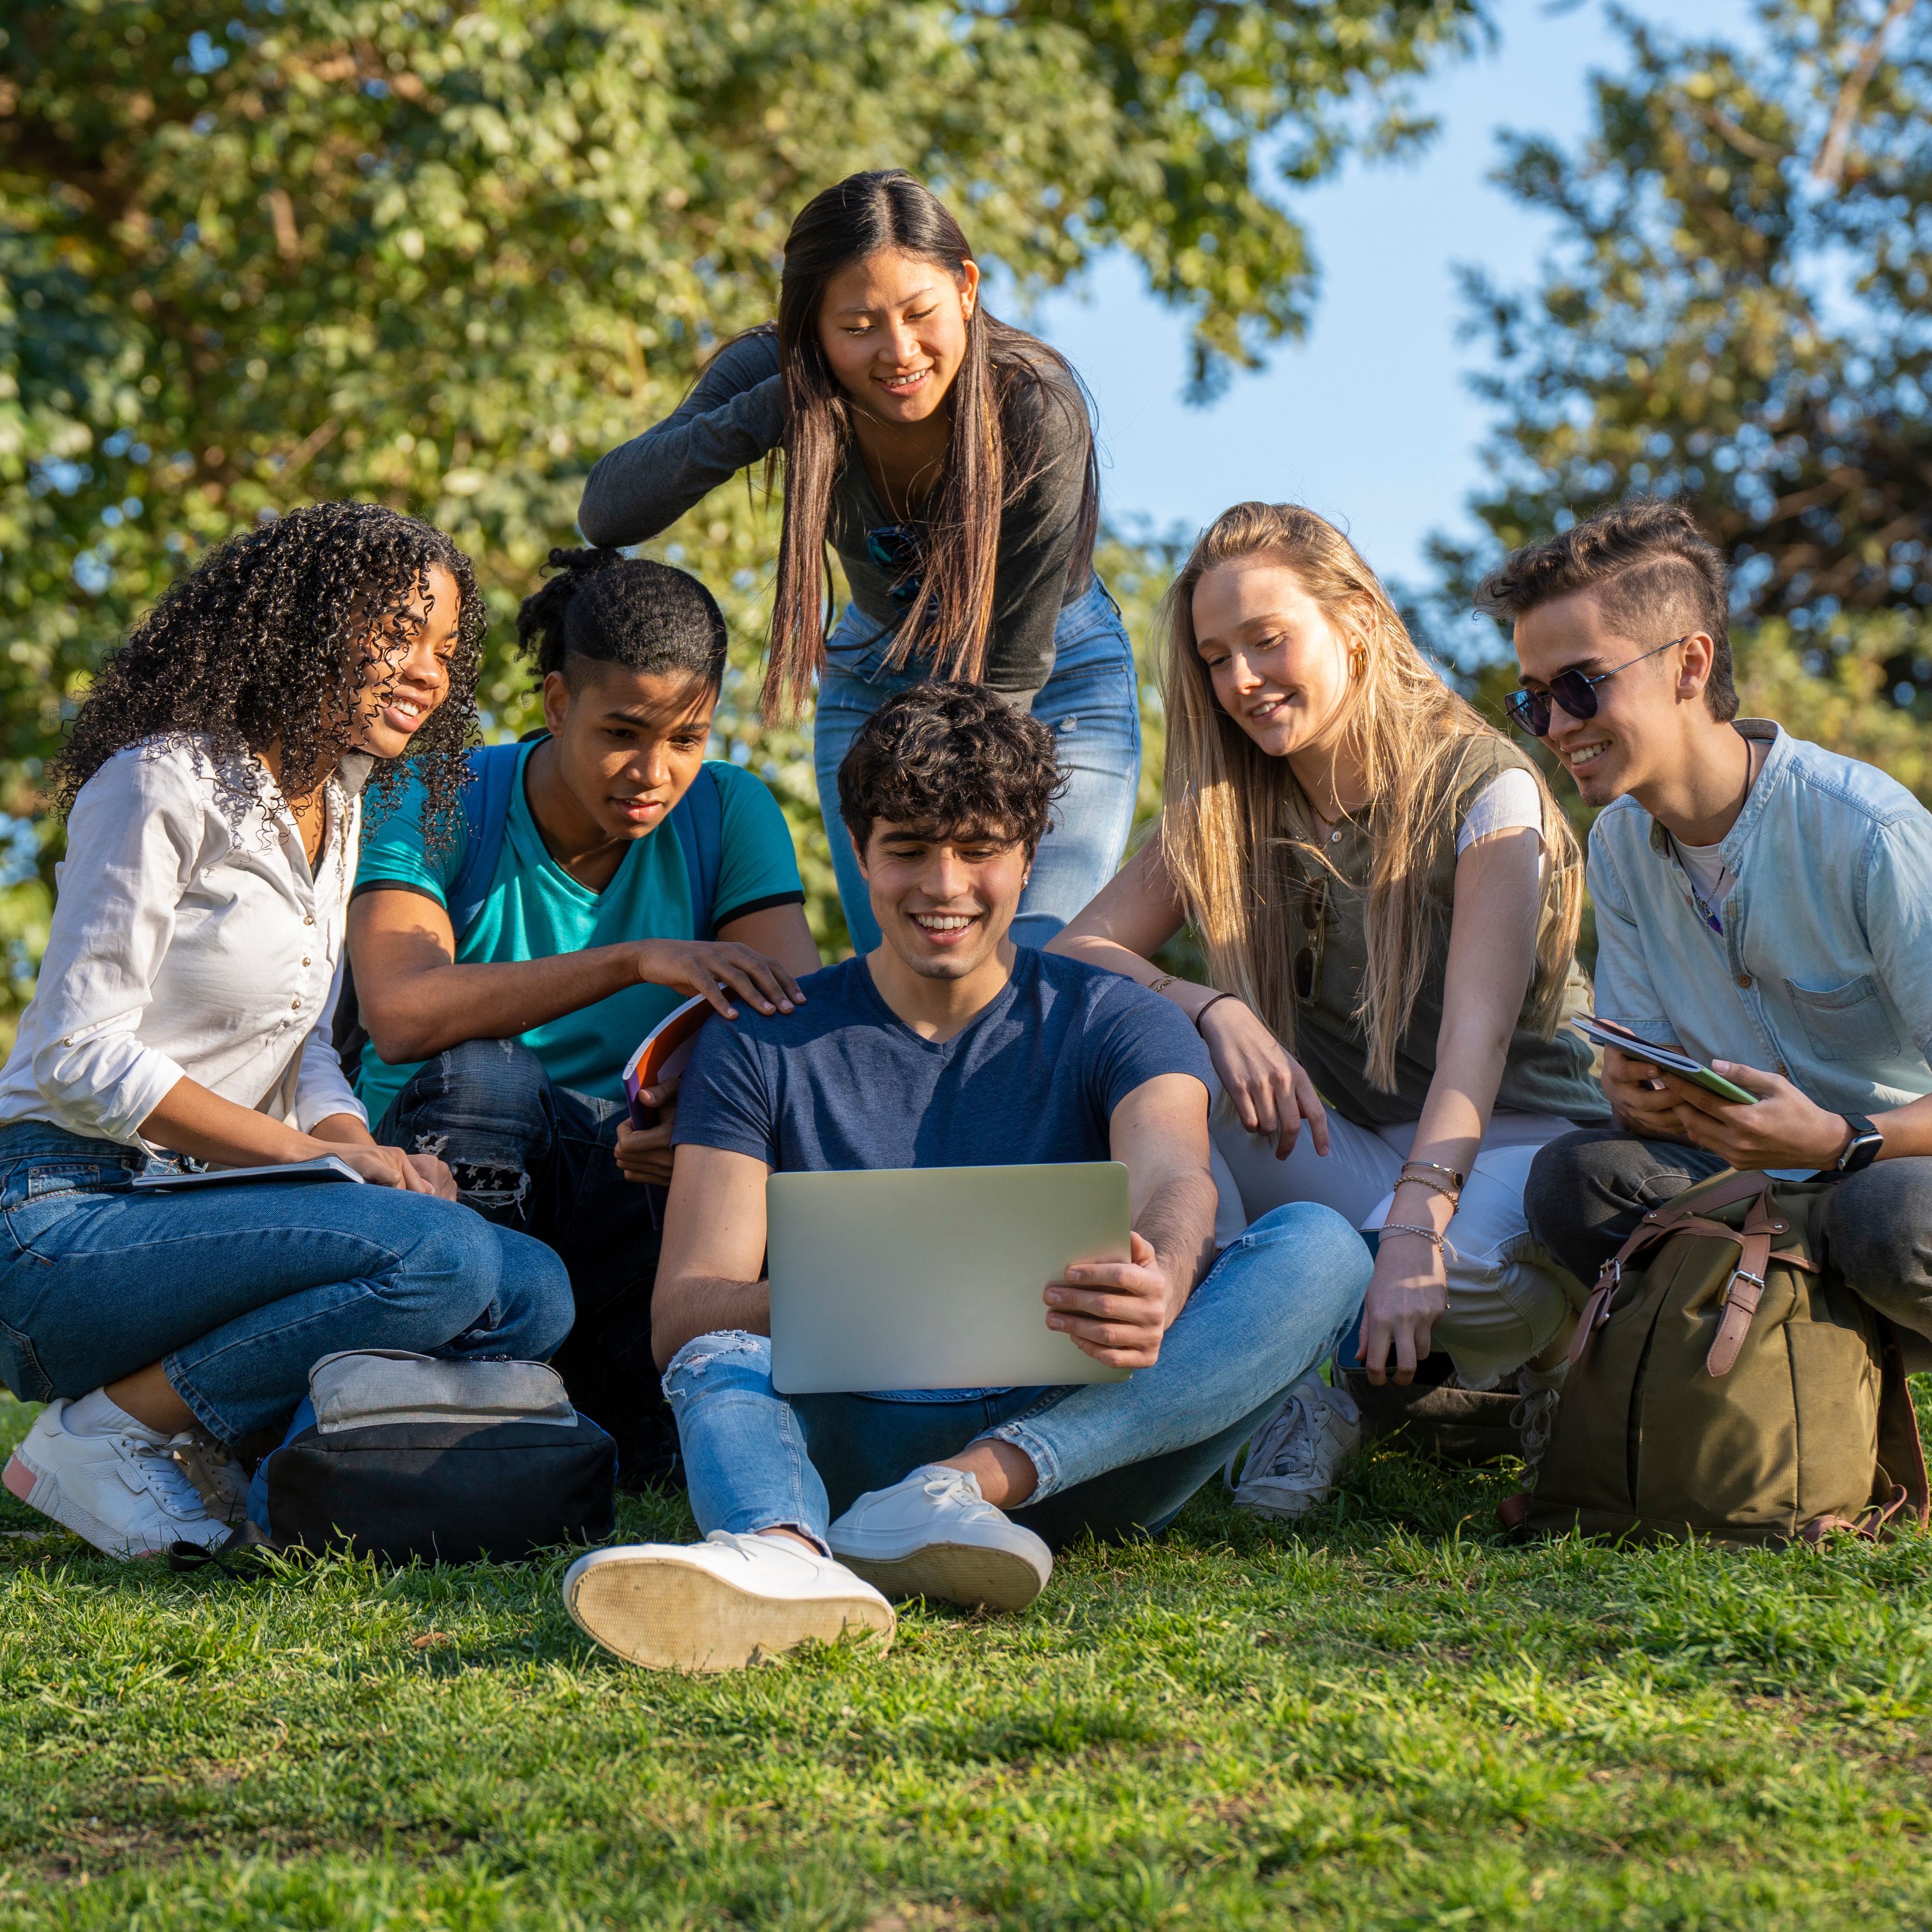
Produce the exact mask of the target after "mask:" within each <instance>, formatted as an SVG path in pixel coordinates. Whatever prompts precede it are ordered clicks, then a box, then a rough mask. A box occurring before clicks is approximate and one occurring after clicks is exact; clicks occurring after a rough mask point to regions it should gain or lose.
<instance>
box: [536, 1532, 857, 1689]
mask: <svg viewBox="0 0 1932 1932" xmlns="http://www.w3.org/2000/svg"><path fill="white" fill-rule="evenodd" d="M563 1602H564V1607H565V1609H566V1610H568V1611H569V1613H570V1614H571V1616H572V1617H573V1618H574V1619H575V1621H576V1623H577V1628H578V1629H579V1630H580V1631H583V1634H584V1635H585V1636H586V1637H589V1638H592V1640H595V1642H597V1643H601V1645H603V1646H604V1649H606V1650H613V1651H615V1652H616V1653H617V1655H619V1657H621V1658H624V1659H625V1660H626V1661H628V1662H629V1663H631V1664H642V1665H643V1667H644V1668H645V1669H646V1670H697V1671H704V1672H707V1673H708V1672H713V1671H719V1670H742V1668H743V1667H745V1665H746V1664H757V1663H760V1662H762V1661H764V1660H765V1659H766V1658H772V1657H775V1656H777V1655H778V1654H779V1652H781V1651H787V1650H791V1649H795V1648H796V1646H798V1645H799V1644H802V1643H805V1642H807V1641H808V1640H811V1639H813V1638H816V1639H817V1640H818V1642H820V1643H837V1642H838V1640H839V1638H840V1637H844V1636H846V1635H848V1634H850V1635H858V1634H863V1633H866V1632H869V1633H871V1634H872V1635H873V1636H874V1637H876V1638H877V1640H878V1643H879V1648H880V1649H881V1650H882V1651H883V1650H889V1649H891V1648H892V1631H893V1627H894V1624H895V1619H894V1617H893V1616H892V1605H891V1604H889V1603H887V1602H886V1600H885V1598H883V1597H882V1596H880V1595H879V1593H878V1592H877V1591H876V1590H875V1589H873V1588H872V1586H871V1585H870V1584H869V1583H863V1582H862V1581H861V1580H859V1578H858V1577H855V1576H853V1574H852V1573H851V1571H849V1570H847V1568H845V1567H844V1565H843V1564H841V1563H836V1562H833V1561H832V1559H831V1558H830V1557H829V1556H820V1555H818V1554H817V1552H816V1551H814V1550H807V1549H805V1547H803V1546H802V1544H796V1543H790V1542H787V1541H781V1539H779V1538H776V1537H771V1536H733V1535H731V1533H730V1532H729V1531H727V1530H722V1529H714V1530H713V1531H712V1532H711V1534H710V1535H709V1536H707V1537H706V1538H705V1539H704V1541H703V1542H702V1543H694V1544H676V1543H633V1544H628V1545H626V1546H625V1547H622V1548H619V1549H616V1550H592V1552H591V1553H590V1554H589V1556H580V1557H579V1558H578V1559H577V1561H576V1562H574V1563H573V1564H572V1565H571V1566H570V1568H568V1570H566V1571H565V1572H564V1577H563Z"/></svg>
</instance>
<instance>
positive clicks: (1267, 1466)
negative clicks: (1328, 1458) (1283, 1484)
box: [1221, 1394, 1317, 1490]
mask: <svg viewBox="0 0 1932 1932" xmlns="http://www.w3.org/2000/svg"><path fill="white" fill-rule="evenodd" d="M1316 1426H1317V1425H1316V1421H1315V1418H1314V1417H1313V1416H1312V1415H1310V1413H1309V1409H1308V1398H1307V1397H1306V1396H1304V1395H1300V1394H1295V1395H1291V1396H1289V1397H1287V1398H1286V1400H1284V1401H1283V1403H1282V1406H1280V1408H1279V1409H1277V1410H1276V1411H1275V1412H1274V1415H1271V1416H1270V1417H1269V1418H1268V1420H1267V1421H1265V1423H1263V1424H1262V1426H1261V1427H1260V1428H1259V1429H1258V1430H1256V1431H1255V1433H1254V1434H1253V1436H1251V1437H1250V1439H1249V1441H1248V1445H1247V1448H1248V1465H1247V1468H1246V1469H1244V1470H1243V1471H1242V1472H1241V1481H1243V1482H1244V1483H1250V1482H1253V1481H1254V1480H1255V1478H1256V1477H1258V1476H1263V1475H1267V1476H1274V1477H1288V1476H1308V1475H1313V1473H1314V1472H1315V1457H1316V1446H1315V1436H1316ZM1240 1454H1241V1451H1239V1450H1238V1449H1237V1450H1236V1451H1235V1454H1234V1455H1232V1456H1230V1457H1229V1458H1228V1464H1227V1467H1226V1469H1223V1471H1222V1472H1221V1480H1222V1481H1223V1483H1224V1484H1226V1486H1227V1487H1228V1488H1229V1490H1235V1488H1236V1485H1235V1461H1236V1460H1237V1459H1238V1457H1239V1456H1240Z"/></svg>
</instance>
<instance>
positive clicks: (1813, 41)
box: [1436, 0, 1932, 798]
mask: <svg viewBox="0 0 1932 1932" xmlns="http://www.w3.org/2000/svg"><path fill="white" fill-rule="evenodd" d="M1758 20H1759V40H1760V44H1758V45H1757V46H1753V47H1741V46H1736V45H1733V44H1729V43H1719V42H1711V43H1679V42H1678V41H1676V40H1673V39H1672V38H1671V37H1669V36H1667V35H1665V34H1661V33H1658V32H1656V31H1653V30H1652V29H1650V28H1646V27H1645V26H1643V25H1641V24H1640V23H1637V22H1635V21H1634V20H1625V21H1624V22H1623V23H1622V24H1623V30H1624V32H1625V35H1626V37H1627V39H1628V43H1629V46H1630V50H1631V66H1630V71H1628V73H1626V74H1619V75H1617V76H1614V77H1599V78H1598V80H1597V82H1596V83H1595V86H1596V110H1595V120H1596V129H1595V136H1594V138H1593V139H1592V140H1591V141H1590V142H1589V143H1588V145H1587V146H1586V148H1585V149H1584V151H1583V152H1581V153H1580V154H1574V155H1572V154H1565V153H1564V152H1562V151H1561V150H1559V149H1558V148H1555V147H1553V146H1552V145H1550V144H1549V143H1548V142H1544V141H1540V140H1533V139H1521V138H1517V139H1511V140H1509V141H1508V143H1507V154H1506V159H1505V166H1504V167H1503V169H1502V173H1501V175H1500V176H1499V178H1501V179H1502V181H1504V182H1505V184H1506V185H1507V187H1508V188H1509V190H1511V193H1513V194H1514V196H1515V197H1516V198H1517V199H1518V200H1519V201H1520V202H1523V204H1524V205H1526V206H1528V207H1530V208H1535V209H1538V210H1539V211H1542V212H1543V213H1545V214H1548V215H1549V216H1550V217H1552V219H1553V220H1554V222H1555V223H1556V228H1557V236H1558V239H1557V245H1556V249H1555V251H1554V253H1553V257H1552V259H1551V260H1550V263H1549V264H1548V266H1547V269H1546V270H1545V272H1544V275H1543V277H1542V280H1541V284H1540V286H1539V287H1537V288H1536V289H1535V290H1534V291H1533V292H1532V293H1527V294H1526V293H1519V292H1512V291H1508V290H1499V289H1498V288H1496V287H1495V286H1493V284H1491V283H1490V281H1487V279H1486V278H1484V277H1483V276H1481V275H1479V274H1477V273H1475V272H1469V274H1468V275H1467V276H1466V286H1467V288H1468V291H1469V296H1470V299H1471V301H1472V305H1473V308H1474V311H1475V327H1476V329H1477V331H1478V332H1479V333H1481V334H1484V335H1487V338H1488V340H1489V342H1490V347H1491V348H1492V350H1493V355H1494V362H1493V365H1492V368H1491V371H1490V373H1488V374H1485V375H1484V377H1482V378H1481V380H1480V381H1479V382H1478V389H1479V391H1480V392H1481V393H1482V394H1483V395H1485V396H1487V398H1489V399H1490V401H1493V403H1494V404H1496V407H1497V409H1498V411H1499V417H1500V422H1499V427H1498V428H1497V430H1496V434H1495V435H1494V436H1493V438H1492V440H1491V441H1490V444H1489V446H1488V447H1487V452H1486V455H1487V467H1488V470H1489V473H1490V483H1489V484H1488V485H1487V487H1485V488H1484V490H1483V491H1482V492H1481V494H1480V496H1479V497H1478V499H1477V500H1476V501H1475V503H1474V504H1473V505H1472V507H1473V508H1474V509H1475V513H1476V514H1477V516H1478V517H1479V518H1480V520H1481V522H1482V523H1484V524H1485V525H1486V526H1487V529H1488V531H1489V532H1490V539H1491V541H1490V542H1488V543H1487V544H1481V545H1477V546H1469V547H1458V546H1456V545H1454V544H1448V543H1446V542H1439V544H1437V546H1436V554H1437V558H1438V561H1439V563H1440V565H1442V572H1443V589H1444V593H1445V598H1446V600H1447V601H1448V602H1449V603H1451V604H1460V608H1461V609H1462V610H1467V608H1468V603H1467V595H1468V592H1469V587H1470V586H1471V583H1472V580H1473V578H1474V577H1475V576H1477V575H1478V574H1480V572H1481V569H1482V568H1484V567H1485V566H1486V565H1487V563H1488V562H1490V560H1491V559H1493V557H1494V556H1496V555H1498V554H1499V553H1501V552H1502V551H1503V550H1507V549H1510V548H1512V547H1514V546H1516V545H1517V544H1521V543H1524V542H1526V541H1531V540H1532V539H1534V538H1538V537H1539V536H1541V535H1545V534H1547V533H1549V532H1553V531H1555V530H1558V529H1562V528H1564V527H1565V526H1567V524H1568V522H1569V521H1571V520H1574V518H1575V517H1578V516H1580V515H1583V514H1587V513H1588V512H1589V511H1590V510H1592V509H1593V508H1596V507H1598V505H1601V504H1603V503H1605V502H1610V501H1612V500H1614V499H1616V498H1617V497H1619V496H1622V495H1623V494H1625V493H1626V492H1628V491H1632V490H1649V491H1653V492H1655V493H1658V494H1661V495H1664V496H1673V497H1676V498H1678V499H1681V500H1682V501H1683V502H1685V503H1687V504H1688V505H1690V507H1691V508H1692V509H1694V511H1695V512H1696V513H1697V517H1698V518H1699V520H1700V522H1701V523H1702V524H1703V527H1704V528H1705V529H1706V531H1707V532H1709V534H1710V535H1711V536H1712V538H1714V539H1715V541H1717V542H1718V543H1720V544H1722V545H1723V546H1724V548H1725V550H1727V553H1728V554H1729V556H1730V560H1731V564H1732V567H1733V573H1734V583H1735V586H1736V611H1735V613H1734V616H1735V620H1736V625H1737V630H1736V641H1737V655H1738V662H1739V672H1740V684H1741V686H1742V690H1743V694H1744V696H1745V702H1746V705H1747V708H1748V709H1763V710H1764V711H1766V712H1769V713H1770V714H1771V715H1783V716H1784V717H1785V718H1787V719H1789V720H1790V721H1791V722H1793V724H1797V725H1799V726H1800V727H1802V729H1803V730H1805V733H1806V734H1807V735H1808V736H1813V737H1815V738H1817V739H1820V740H1821V741H1823V742H1826V743H1828V744H1830V745H1833V746H1835V748H1838V749H1839V750H1841V751H1846V752H1849V753H1851V754H1853V755H1855V756H1856V757H1863V758H1868V759H1870V760H1873V761H1874V762H1875V763H1879V764H1881V765H1882V766H1885V767H1886V769H1888V770H1890V771H1891V772H1893V773H1894V775H1896V776H1897V777H1898V778H1900V780H1901V781H1903V782H1904V783H1906V784H1909V785H1910V786H1912V787H1913V788H1914V789H1915V790H1917V791H1918V793H1919V794H1920V795H1921V796H1924V797H1927V798H1932V761H1928V760H1927V754H1926V750H1925V734H1924V728H1923V727H1924V722H1925V721H1926V720H1927V717H1928V716H1932V703H1928V693H1932V657H1928V655H1927V653H1928V649H1932V643H1928V635H1927V627H1926V626H1927V620H1926V616H1925V612H1926V609H1927V605H1928V604H1932V414H1928V410H1932V401H1929V400H1928V399H1932V371H1928V368H1927V354H1928V350H1932V339H1928V323H1932V7H1922V6H1921V7H1917V8H1915V9H1914V8H1912V7H1911V6H1910V5H1909V0H1767V3H1766V4H1765V5H1762V6H1760V8H1759V10H1758ZM1464 655H1468V654H1464ZM1478 655H1481V654H1480V653H1479V654H1478ZM1466 667H1468V668H1470V669H1472V670H1478V673H1479V675H1480V671H1479V667H1477V666H1475V664H1473V663H1472V664H1469V665H1467V666H1466ZM1489 681H1490V682H1496V681H1497V679H1496V674H1495V673H1490V679H1489ZM1511 681H1513V673H1512V674H1511Z"/></svg>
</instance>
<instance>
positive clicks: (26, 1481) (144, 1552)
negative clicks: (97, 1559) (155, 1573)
mask: <svg viewBox="0 0 1932 1932" xmlns="http://www.w3.org/2000/svg"><path fill="white" fill-rule="evenodd" d="M0 1481H4V1482H5V1484H6V1485H7V1488H8V1489H9V1490H10V1491H11V1492H12V1493H13V1494H14V1495H15V1496H18V1497H19V1498H20V1500H21V1502H23V1503H25V1504H26V1505H27V1507H28V1508H29V1509H35V1510H38V1511H40V1514H41V1515H43V1517H48V1518H49V1519H50V1520H52V1521H53V1522H55V1523H58V1524H59V1525H60V1526H61V1527H62V1529H71V1530H72V1531H73V1532H74V1535H77V1536H79V1537H83V1538H86V1541H88V1542H89V1543H91V1544H93V1546H94V1547H95V1549H97V1550H99V1551H100V1552H101V1554H102V1555H103V1556H118V1557H121V1558H132V1557H136V1556H161V1555H163V1554H164V1553H163V1551H161V1550H148V1549H140V1550H136V1548H135V1547H133V1544H132V1543H131V1542H130V1541H129V1540H128V1538H127V1537H125V1536H117V1535H115V1532H113V1530H111V1529H109V1528H108V1526H107V1524H105V1523H103V1522H102V1521H101V1519H100V1518H99V1517H98V1516H96V1515H95V1514H93V1512H92V1511H89V1510H84V1509H83V1508H81V1506H80V1505H79V1504H78V1503H75V1502H69V1501H68V1499H66V1498H65V1496H62V1494H61V1488H60V1484H59V1483H58V1481H55V1478H53V1477H52V1476H49V1475H47V1474H46V1472H44V1471H43V1470H40V1469H35V1468H34V1466H33V1464H32V1463H30V1462H28V1460H27V1459H26V1457H25V1456H23V1455H22V1454H21V1453H20V1451H19V1450H15V1451H14V1452H13V1455H12V1456H11V1457H10V1458H9V1459H8V1460H7V1471H6V1474H5V1476H4V1477H0Z"/></svg>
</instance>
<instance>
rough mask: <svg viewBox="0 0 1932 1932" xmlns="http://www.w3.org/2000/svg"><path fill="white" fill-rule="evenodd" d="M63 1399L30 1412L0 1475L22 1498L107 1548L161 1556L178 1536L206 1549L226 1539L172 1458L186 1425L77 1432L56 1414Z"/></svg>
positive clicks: (62, 1409) (63, 1407)
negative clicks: (160, 1431)
mask: <svg viewBox="0 0 1932 1932" xmlns="http://www.w3.org/2000/svg"><path fill="white" fill-rule="evenodd" d="M67 1407H68V1405H67V1403H66V1402H65V1400H62V1401H59V1402H52V1403H48V1405H47V1406H46V1408H45V1409H43V1410H42V1411H41V1412H40V1414H39V1415H37V1416H36V1417H35V1418H34V1426H33V1427H32V1428H31V1429H30V1430H28V1432H27V1433H26V1438H25V1439H24V1440H23V1442H21V1444H20V1447H19V1448H17V1449H16V1450H15V1451H13V1457H12V1459H11V1460H10V1461H9V1462H8V1463H7V1470H6V1474H5V1477H4V1478H0V1481H5V1484H6V1485H7V1488H8V1489H9V1490H11V1491H12V1492H13V1494H14V1495H15V1496H18V1497H19V1498H20V1500H21V1501H22V1502H23V1503H26V1504H27V1505H28V1506H29V1507H30V1508H34V1509H37V1510H38V1511H40V1514H42V1515H43V1516H50V1517H52V1518H53V1520H54V1521H55V1522H56V1523H61V1524H63V1525H65V1526H66V1527H67V1528H68V1529H71V1530H72V1531H74V1533H75V1534H76V1535H79V1536H84V1537H86V1539H87V1540H88V1541H89V1543H91V1544H93V1545H94V1547H95V1549H97V1550H105V1551H106V1552H107V1554H108V1555H109V1556H165V1555H166V1553H167V1550H168V1547H169V1545H170V1544H174V1543H177V1542H179V1543H195V1544H200V1545H201V1547H202V1548H203V1549H205V1550H212V1549H214V1547H216V1546H217V1544H220V1543H223V1542H225V1541H226V1539H227V1536H228V1526H227V1524H226V1523H218V1522H217V1521H216V1520H214V1517H211V1516H210V1515H209V1514H208V1511H207V1510H206V1509H205V1508H204V1507H203V1506H202V1499H201V1496H200V1493H199V1491H198V1490H196V1488H195V1487H194V1485H193V1483H191V1482H190V1481H189V1480H188V1478H187V1473H186V1472H185V1471H184V1470H183V1469H182V1468H181V1465H180V1464H179V1463H178V1462H177V1461H176V1460H175V1452H176V1451H177V1450H178V1448H181V1447H183V1446H184V1445H187V1444H188V1443H189V1442H191V1441H192V1440H193V1437H192V1435H191V1433H190V1432H187V1431H184V1432H183V1433H181V1435H179V1436H158V1435H149V1434H146V1433H141V1434H136V1433H133V1431H131V1430H130V1431H124V1432H123V1433H121V1434H119V1435H115V1436H77V1435H75V1434H74V1433H73V1431H72V1430H69V1429H68V1428H67V1427H65V1425H64V1424H63V1423H62V1420H61V1418H62V1416H63V1415H65V1413H66V1412H67Z"/></svg>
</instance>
